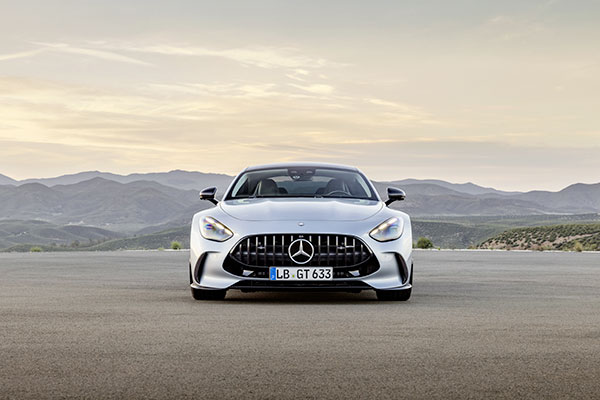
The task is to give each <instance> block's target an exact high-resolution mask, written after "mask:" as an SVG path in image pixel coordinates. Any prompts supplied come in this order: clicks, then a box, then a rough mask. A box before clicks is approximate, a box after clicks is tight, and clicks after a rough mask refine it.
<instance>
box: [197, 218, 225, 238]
mask: <svg viewBox="0 0 600 400" xmlns="http://www.w3.org/2000/svg"><path fill="white" fill-rule="evenodd" d="M200 233H201V234H202V237H203V238H204V239H208V240H214V241H217V242H224V241H226V240H227V239H229V238H231V237H232V236H233V232H232V231H231V229H229V228H228V227H226V226H225V225H223V224H222V223H220V222H219V221H217V220H216V219H214V218H212V217H204V218H202V219H201V220H200Z"/></svg>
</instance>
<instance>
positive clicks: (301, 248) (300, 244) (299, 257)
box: [288, 239, 315, 264]
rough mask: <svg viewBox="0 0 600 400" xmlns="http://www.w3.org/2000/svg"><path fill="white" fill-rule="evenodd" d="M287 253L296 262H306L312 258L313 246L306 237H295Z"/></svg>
mask: <svg viewBox="0 0 600 400" xmlns="http://www.w3.org/2000/svg"><path fill="white" fill-rule="evenodd" d="M288 254H289V256H290V258H291V259H292V261H293V262H295V263H296V264H306V263H307V262H309V261H310V260H312V258H313V256H314V254H315V248H314V247H313V245H312V243H310V242H309V241H308V240H306V239H296V240H294V241H293V242H292V243H291V244H290V247H288Z"/></svg>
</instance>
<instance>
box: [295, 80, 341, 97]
mask: <svg viewBox="0 0 600 400" xmlns="http://www.w3.org/2000/svg"><path fill="white" fill-rule="evenodd" d="M290 86H292V87H295V88H296V89H300V90H304V91H305V92H309V93H313V94H321V95H324V94H330V93H333V90H334V88H333V86H331V85H324V84H318V83H316V84H312V85H297V84H295V83H290Z"/></svg>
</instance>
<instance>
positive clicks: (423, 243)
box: [417, 237, 433, 249]
mask: <svg viewBox="0 0 600 400" xmlns="http://www.w3.org/2000/svg"><path fill="white" fill-rule="evenodd" d="M417 248H419V249H432V248H433V242H432V241H431V240H430V239H428V238H426V237H420V238H419V240H417Z"/></svg>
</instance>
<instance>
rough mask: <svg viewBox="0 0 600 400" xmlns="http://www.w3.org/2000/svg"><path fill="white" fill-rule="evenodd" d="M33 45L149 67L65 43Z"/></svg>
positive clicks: (132, 59) (108, 53) (138, 61)
mask: <svg viewBox="0 0 600 400" xmlns="http://www.w3.org/2000/svg"><path fill="white" fill-rule="evenodd" d="M34 43H35V44H37V45H41V46H44V47H46V48H47V49H48V50H52V51H56V52H61V53H71V54H80V55H84V56H89V57H94V58H100V59H103V60H108V61H117V62H124V63H130V64H137V65H146V66H147V65H151V64H150V63H147V62H145V61H142V60H138V59H136V58H132V57H128V56H124V55H121V54H118V53H114V52H110V51H104V50H96V49H90V48H85V47H75V46H71V45H69V44H66V43H44V42H34Z"/></svg>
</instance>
